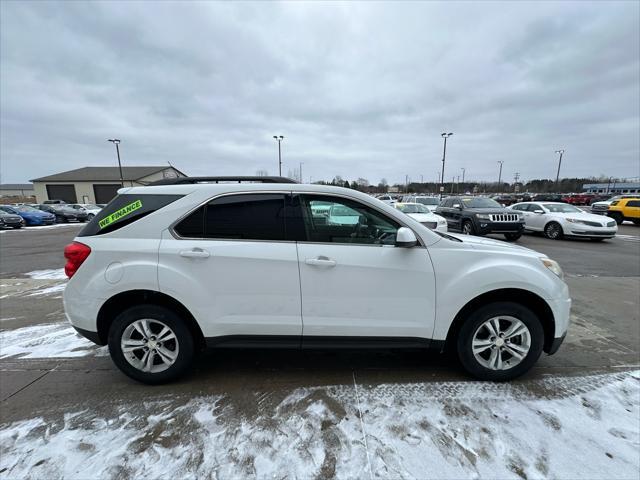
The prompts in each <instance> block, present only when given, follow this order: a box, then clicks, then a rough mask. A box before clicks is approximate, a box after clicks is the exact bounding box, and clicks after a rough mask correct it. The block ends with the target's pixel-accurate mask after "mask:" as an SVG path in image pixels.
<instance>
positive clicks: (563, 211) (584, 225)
mask: <svg viewBox="0 0 640 480" xmlns="http://www.w3.org/2000/svg"><path fill="white" fill-rule="evenodd" d="M509 208H510V209H512V210H518V211H519V212H522V213H523V214H524V222H525V227H524V228H525V230H528V231H530V232H543V233H544V235H545V236H546V237H547V238H551V239H554V240H559V239H561V238H562V237H564V236H567V237H583V238H590V239H591V240H604V239H606V238H613V237H615V236H616V233H617V231H618V226H617V225H616V222H615V220H613V219H611V218H609V217H603V216H602V215H594V214H592V213H587V212H585V211H584V210H580V209H579V208H577V207H574V206H573V205H568V204H566V203H560V202H523V203H516V204H515V205H511V206H510V207H509Z"/></svg>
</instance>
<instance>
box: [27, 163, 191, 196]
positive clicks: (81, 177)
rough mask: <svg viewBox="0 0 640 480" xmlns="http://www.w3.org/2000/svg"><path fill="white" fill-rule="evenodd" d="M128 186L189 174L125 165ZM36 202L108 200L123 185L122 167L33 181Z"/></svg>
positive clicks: (84, 170) (168, 168)
mask: <svg viewBox="0 0 640 480" xmlns="http://www.w3.org/2000/svg"><path fill="white" fill-rule="evenodd" d="M122 177H123V184H124V186H125V187H133V186H136V185H148V184H149V183H151V182H155V181H156V180H162V179H165V178H176V177H186V175H185V174H184V173H182V172H181V171H180V170H178V169H177V168H174V167H171V166H167V165H164V166H159V167H157V166H156V167H153V166H151V167H122ZM31 181H32V182H33V187H34V191H35V196H36V202H38V203H42V202H44V201H45V200H63V201H65V202H67V203H108V202H109V201H110V200H111V199H112V198H113V197H115V195H116V193H117V191H118V189H119V188H122V187H121V184H120V170H119V169H118V167H83V168H78V169H76V170H69V171H68V172H62V173H56V174H55V175H49V176H47V177H41V178H35V179H33V180H31Z"/></svg>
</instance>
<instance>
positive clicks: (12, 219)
mask: <svg viewBox="0 0 640 480" xmlns="http://www.w3.org/2000/svg"><path fill="white" fill-rule="evenodd" d="M23 226H24V220H22V217H21V216H20V215H15V214H13V213H7V212H5V211H2V210H0V228H22V227H23Z"/></svg>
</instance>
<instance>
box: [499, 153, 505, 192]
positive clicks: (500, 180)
mask: <svg viewBox="0 0 640 480" xmlns="http://www.w3.org/2000/svg"><path fill="white" fill-rule="evenodd" d="M498 163H499V164H500V173H498V188H500V182H502V164H503V163H504V160H498ZM498 193H500V192H498Z"/></svg>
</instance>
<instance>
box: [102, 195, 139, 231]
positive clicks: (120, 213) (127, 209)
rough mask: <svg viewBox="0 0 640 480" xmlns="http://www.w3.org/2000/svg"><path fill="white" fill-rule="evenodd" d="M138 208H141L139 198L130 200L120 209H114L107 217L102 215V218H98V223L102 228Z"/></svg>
mask: <svg viewBox="0 0 640 480" xmlns="http://www.w3.org/2000/svg"><path fill="white" fill-rule="evenodd" d="M140 208H142V201H141V200H136V201H135V202H132V203H130V204H129V205H125V206H124V207H122V208H121V209H120V210H116V211H115V212H113V213H112V214H111V215H109V216H108V217H104V218H103V219H102V220H100V223H99V225H100V228H104V227H106V226H108V225H111V224H112V223H113V222H115V221H117V220H120V219H121V218H123V217H126V216H127V215H130V214H131V213H133V212H135V211H136V210H138V209H140Z"/></svg>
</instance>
